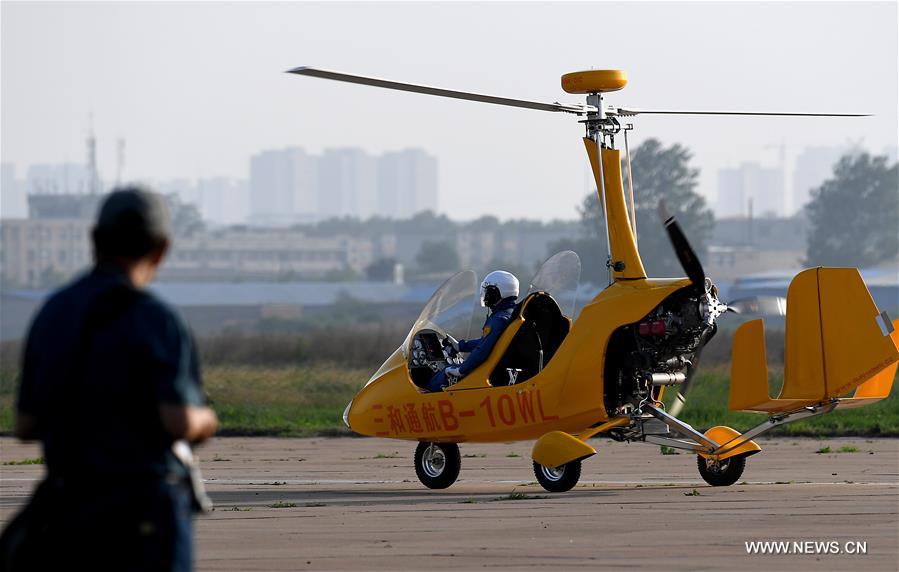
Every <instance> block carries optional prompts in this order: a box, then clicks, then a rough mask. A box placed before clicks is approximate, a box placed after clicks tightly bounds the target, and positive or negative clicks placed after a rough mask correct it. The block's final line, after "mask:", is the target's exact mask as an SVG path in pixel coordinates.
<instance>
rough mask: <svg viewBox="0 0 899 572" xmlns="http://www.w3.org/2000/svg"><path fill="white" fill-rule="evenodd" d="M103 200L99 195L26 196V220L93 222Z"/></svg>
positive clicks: (102, 196)
mask: <svg viewBox="0 0 899 572" xmlns="http://www.w3.org/2000/svg"><path fill="white" fill-rule="evenodd" d="M103 198H104V195H100V194H96V195H89V194H65V195H63V194H59V195H55V194H54V195H50V194H31V195H28V218H30V219H35V220H37V219H78V220H81V219H84V220H93V219H94V218H95V217H96V215H97V212H98V211H99V209H100V202H101V201H102V200H103Z"/></svg>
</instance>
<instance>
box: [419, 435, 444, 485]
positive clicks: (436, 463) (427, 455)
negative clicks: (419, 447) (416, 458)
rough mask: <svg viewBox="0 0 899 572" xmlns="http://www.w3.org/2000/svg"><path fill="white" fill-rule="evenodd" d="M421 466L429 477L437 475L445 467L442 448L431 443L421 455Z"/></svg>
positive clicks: (441, 472) (440, 473)
mask: <svg viewBox="0 0 899 572" xmlns="http://www.w3.org/2000/svg"><path fill="white" fill-rule="evenodd" d="M421 468H422V469H424V472H425V474H426V475H428V476H429V477H432V478H433V477H439V476H440V475H442V474H443V469H445V468H446V455H445V454H444V452H443V449H441V448H440V447H438V446H437V445H434V444H433V443H432V444H431V445H429V446H428V448H427V449H425V452H424V455H422V456H421Z"/></svg>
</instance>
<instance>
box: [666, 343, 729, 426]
mask: <svg viewBox="0 0 899 572" xmlns="http://www.w3.org/2000/svg"><path fill="white" fill-rule="evenodd" d="M717 332H718V327H717V326H714V327H713V328H712V329H711V330H709V331H708V332H706V333H705V334H703V339H702V340H701V341H700V342H699V347H698V348H696V353H694V354H693V360H692V364H691V365H690V371H688V372H687V379H685V380H684V382H683V383H682V384H680V385H679V386H678V388H677V393H676V394H675V395H674V403H672V404H671V408H670V409H669V410H668V413H670V414H671V415H674V416H675V417H677V416H678V415H680V412H681V411H683V409H684V405H686V404H687V394H688V393H689V392H690V388H691V387H693V378H694V377H695V376H696V370H697V369H698V368H699V359H700V358H701V357H702V350H703V349H705V346H706V344H707V343H709V341H710V340H711V339H712V338H713V337H715V334H716V333H717Z"/></svg>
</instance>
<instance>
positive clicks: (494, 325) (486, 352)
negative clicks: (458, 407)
mask: <svg viewBox="0 0 899 572" xmlns="http://www.w3.org/2000/svg"><path fill="white" fill-rule="evenodd" d="M514 310H515V297H514V296H510V297H508V298H504V299H502V300H500V301H499V302H498V303H497V304H496V306H494V307H493V311H492V312H490V315H489V316H487V320H486V321H485V322H484V329H483V331H482V332H481V333H482V336H481V338H479V339H477V340H461V341H459V351H462V352H471V353H470V354H468V357H467V358H465V361H464V362H462V365H460V366H459V373H460V374H462V375H463V376H465V375H468V374H469V373H471V372H472V371H473V370H474V369H475V368H477V367H478V366H479V365H481V364H482V363H484V362H485V361H487V358H488V357H489V356H490V352H491V351H493V346H495V345H496V342H497V340H499V337H500V336H501V335H502V334H503V332H504V331H505V329H506V327H507V326H508V325H509V322H511V321H512V312H513V311H514Z"/></svg>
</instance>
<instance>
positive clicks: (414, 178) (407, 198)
mask: <svg viewBox="0 0 899 572" xmlns="http://www.w3.org/2000/svg"><path fill="white" fill-rule="evenodd" d="M378 202H379V204H378V209H377V210H378V214H381V215H383V216H390V217H393V218H409V217H411V216H412V215H414V214H416V213H420V212H422V211H427V210H429V211H433V212H437V206H438V204H437V159H436V158H435V157H433V156H431V155H428V154H427V153H425V152H424V151H423V150H421V149H404V150H402V151H393V152H389V153H384V154H383V155H382V156H381V157H380V159H378Z"/></svg>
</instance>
